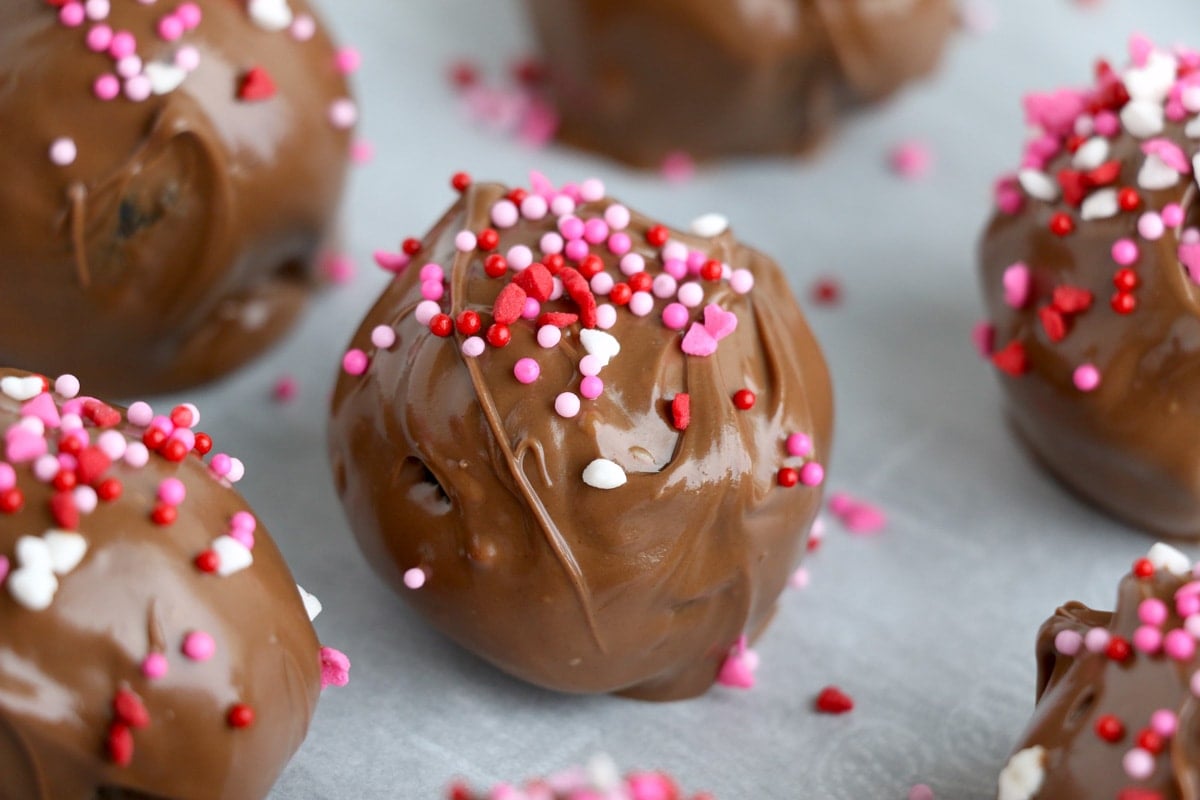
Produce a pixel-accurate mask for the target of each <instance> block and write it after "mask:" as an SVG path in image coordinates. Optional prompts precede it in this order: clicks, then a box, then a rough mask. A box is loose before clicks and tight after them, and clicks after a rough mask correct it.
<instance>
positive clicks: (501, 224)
mask: <svg viewBox="0 0 1200 800" xmlns="http://www.w3.org/2000/svg"><path fill="white" fill-rule="evenodd" d="M520 219H521V212H519V211H517V207H516V205H515V204H514V203H513V201H511V200H501V201H499V202H497V203H496V204H495V205H494V206H492V224H493V225H495V226H496V227H497V228H511V227H512V226H513V225H516V224H517V222H518V221H519V220H520Z"/></svg>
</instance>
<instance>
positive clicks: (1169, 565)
mask: <svg viewBox="0 0 1200 800" xmlns="http://www.w3.org/2000/svg"><path fill="white" fill-rule="evenodd" d="M1146 558H1147V559H1149V561H1150V563H1151V564H1153V565H1154V568H1155V569H1165V570H1166V571H1167V572H1172V573H1174V574H1176V575H1187V574H1188V573H1189V572H1191V570H1192V562H1191V559H1189V558H1188V557H1187V556H1185V555H1184V554H1183V553H1181V552H1180V551H1178V550H1176V549H1175V548H1174V547H1171V545H1169V544H1164V543H1163V542H1158V543H1156V544H1155V545H1154V546H1153V547H1151V548H1150V552H1149V553H1147V554H1146Z"/></svg>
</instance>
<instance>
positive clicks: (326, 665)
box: [321, 647, 350, 689]
mask: <svg viewBox="0 0 1200 800" xmlns="http://www.w3.org/2000/svg"><path fill="white" fill-rule="evenodd" d="M349 682H350V659H349V658H347V657H346V654H345V653H343V652H342V651H340V650H335V649H334V648H332V647H322V648H321V688H322V689H324V688H326V687H327V686H345V685H346V684H347V683H349Z"/></svg>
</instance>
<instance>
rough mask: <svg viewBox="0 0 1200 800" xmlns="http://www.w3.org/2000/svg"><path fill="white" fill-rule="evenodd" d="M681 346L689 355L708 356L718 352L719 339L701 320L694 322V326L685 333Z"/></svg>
mask: <svg viewBox="0 0 1200 800" xmlns="http://www.w3.org/2000/svg"><path fill="white" fill-rule="evenodd" d="M679 347H680V349H681V350H683V352H684V353H687V354H688V355H689V356H700V357H706V356H711V355H712V354H713V353H715V352H717V340H716V339H715V338H714V337H713V335H712V334H711V333H709V332H708V331H706V330H705V329H704V326H703V325H701V324H700V323H699V322H693V323H692V327H690V328H688V332H687V333H685V334H684V336H683V341H682V342H680V344H679Z"/></svg>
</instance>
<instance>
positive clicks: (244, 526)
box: [229, 511, 258, 533]
mask: <svg viewBox="0 0 1200 800" xmlns="http://www.w3.org/2000/svg"><path fill="white" fill-rule="evenodd" d="M229 528H230V530H231V531H247V532H249V533H253V532H254V531H255V530H257V529H258V520H257V519H255V518H254V515H253V514H251V513H250V512H249V511H238V512H235V513H234V515H233V516H232V517H230V518H229Z"/></svg>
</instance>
